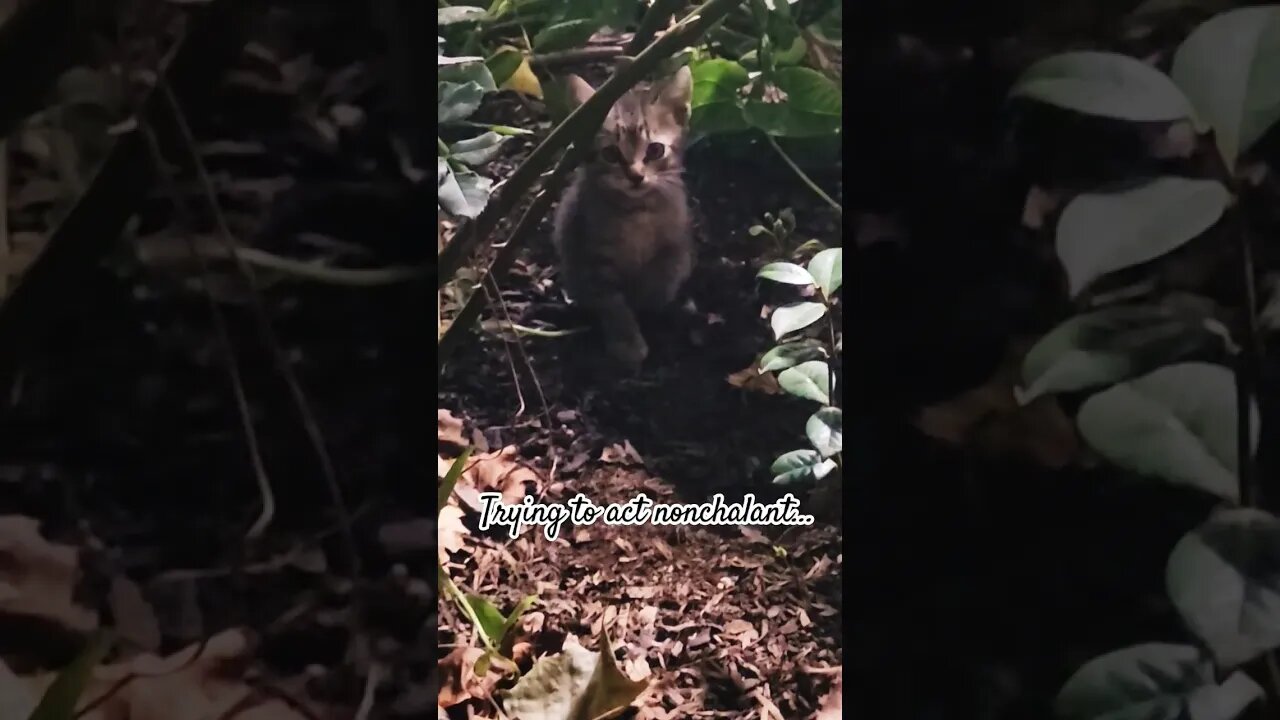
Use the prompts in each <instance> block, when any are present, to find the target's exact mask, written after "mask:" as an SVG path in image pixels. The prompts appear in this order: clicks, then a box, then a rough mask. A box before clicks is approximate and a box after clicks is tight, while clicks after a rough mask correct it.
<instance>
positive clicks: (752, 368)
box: [725, 361, 782, 395]
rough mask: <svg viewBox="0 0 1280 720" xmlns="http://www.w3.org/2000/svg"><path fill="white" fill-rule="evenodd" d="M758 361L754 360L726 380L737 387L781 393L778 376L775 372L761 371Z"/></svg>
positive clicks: (767, 392)
mask: <svg viewBox="0 0 1280 720" xmlns="http://www.w3.org/2000/svg"><path fill="white" fill-rule="evenodd" d="M757 362H758V361H757ZM757 362H752V363H751V364H750V365H748V366H747V367H745V368H743V369H741V370H739V371H738V372H736V373H733V374H732V375H729V376H728V377H726V378H725V381H727V382H728V383H729V384H730V385H732V386H734V387H736V388H742V389H743V390H749V391H751V392H758V393H764V394H765V395H777V394H778V393H781V392H782V388H781V387H779V386H778V378H776V377H774V375H773V373H768V372H766V373H762V372H760V368H759V365H758V364H757Z"/></svg>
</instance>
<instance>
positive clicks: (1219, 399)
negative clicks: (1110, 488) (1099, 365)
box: [1076, 362, 1259, 502]
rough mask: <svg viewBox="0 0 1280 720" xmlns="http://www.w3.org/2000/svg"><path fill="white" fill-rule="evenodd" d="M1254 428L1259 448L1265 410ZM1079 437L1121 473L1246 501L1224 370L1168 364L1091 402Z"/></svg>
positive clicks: (1230, 379)
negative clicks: (1242, 490)
mask: <svg viewBox="0 0 1280 720" xmlns="http://www.w3.org/2000/svg"><path fill="white" fill-rule="evenodd" d="M1252 411H1253V413H1252V419H1251V421H1250V423H1249V427H1250V431H1251V434H1252V436H1253V437H1252V438H1251V447H1253V448H1255V449H1256V448H1257V446H1258V428H1259V422H1258V408H1257V406H1256V404H1255V406H1254V407H1253V408H1252ZM1076 424H1077V425H1078V426H1079V428H1080V434H1081V436H1082V437H1083V438H1084V441H1085V442H1086V443H1088V444H1089V446H1090V447H1092V448H1093V449H1094V450H1095V451H1097V452H1098V454H1100V455H1102V456H1103V457H1105V458H1107V459H1108V460H1110V461H1111V462H1113V463H1115V464H1116V465H1119V466H1120V467H1122V468H1125V469H1127V470H1131V471H1133V472H1136V473H1141V474H1143V475H1149V476H1154V477H1160V478H1163V479H1165V480H1167V481H1168V482H1171V483H1174V484H1177V485H1189V486H1191V487H1195V488H1198V489H1200V490H1203V491H1204V492H1207V493H1210V494H1212V495H1215V496H1217V497H1220V498H1223V499H1225V500H1229V501H1231V502H1238V501H1239V499H1240V488H1239V480H1238V478H1237V472H1238V468H1239V462H1238V460H1237V454H1236V427H1237V425H1236V392H1235V377H1234V376H1233V375H1232V373H1231V371H1229V370H1227V369H1226V368H1224V367H1221V366H1219V365H1211V364H1209V363H1199V362H1189V363H1179V364H1176V365H1168V366H1166V367H1162V368H1160V369H1159V370H1156V371H1155V372H1152V373H1150V374H1148V375H1144V376H1142V377H1140V378H1137V379H1135V380H1129V381H1127V382H1123V383H1120V384H1118V385H1114V386H1112V387H1110V388H1108V389H1107V390H1104V391H1102V392H1100V393H1098V394H1096V395H1094V396H1092V397H1090V398H1089V399H1088V400H1086V401H1085V402H1084V404H1083V405H1081V406H1080V412H1079V413H1078V415H1077V416H1076Z"/></svg>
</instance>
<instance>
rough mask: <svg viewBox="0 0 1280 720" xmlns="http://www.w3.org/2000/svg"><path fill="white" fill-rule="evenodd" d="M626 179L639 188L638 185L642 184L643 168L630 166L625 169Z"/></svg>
mask: <svg viewBox="0 0 1280 720" xmlns="http://www.w3.org/2000/svg"><path fill="white" fill-rule="evenodd" d="M627 179H628V180H630V181H631V184H632V185H633V186H635V187H639V186H640V183H642V182H644V168H643V167H641V166H638V165H633V166H631V167H630V168H628V169H627Z"/></svg>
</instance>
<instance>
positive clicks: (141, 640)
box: [107, 575, 161, 652]
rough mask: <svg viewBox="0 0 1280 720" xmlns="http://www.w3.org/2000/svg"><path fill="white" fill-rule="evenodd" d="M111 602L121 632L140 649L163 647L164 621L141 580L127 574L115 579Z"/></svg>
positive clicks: (152, 650) (151, 649)
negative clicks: (152, 605) (161, 619)
mask: <svg viewBox="0 0 1280 720" xmlns="http://www.w3.org/2000/svg"><path fill="white" fill-rule="evenodd" d="M107 604H108V605H109V606H110V607H111V616H112V618H113V619H114V621H115V627H116V634H117V635H119V636H120V637H121V638H123V639H125V640H128V641H129V642H130V643H132V644H133V646H134V647H136V648H138V649H139V650H146V651H148V652H155V651H157V650H159V649H160V639H161V638H160V620H159V619H158V618H157V617H156V611H155V608H153V607H151V603H150V602H149V601H148V600H147V598H146V596H144V595H143V594H142V589H141V588H139V587H138V585H137V583H135V582H133V581H132V580H130V579H129V578H127V577H125V576H123V575H120V576H117V577H115V578H114V579H112V581H111V589H110V590H109V591H108V593H107Z"/></svg>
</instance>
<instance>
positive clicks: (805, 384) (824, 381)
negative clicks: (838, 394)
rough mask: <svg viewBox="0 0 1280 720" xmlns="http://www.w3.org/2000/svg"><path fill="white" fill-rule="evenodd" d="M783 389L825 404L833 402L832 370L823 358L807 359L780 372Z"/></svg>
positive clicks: (779, 378)
mask: <svg viewBox="0 0 1280 720" xmlns="http://www.w3.org/2000/svg"><path fill="white" fill-rule="evenodd" d="M778 385H780V386H781V387H782V389H783V390H786V391H787V392H789V393H791V394H792V395H795V396H796V397H801V398H804V399H805V400H816V401H818V402H820V403H822V404H823V405H830V404H831V370H830V369H829V368H828V367H827V364H826V363H825V362H822V361H821V360H807V361H805V362H802V363H800V364H799V365H796V366H794V367H789V368H787V369H786V370H783V371H782V372H780V373H778Z"/></svg>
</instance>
